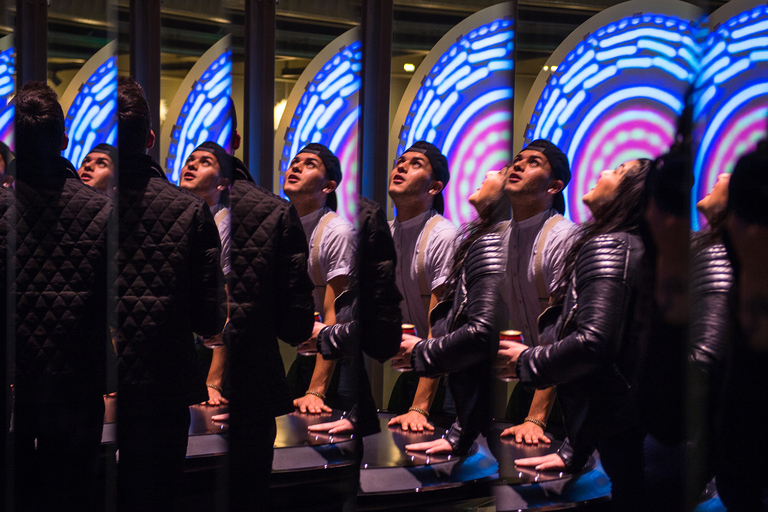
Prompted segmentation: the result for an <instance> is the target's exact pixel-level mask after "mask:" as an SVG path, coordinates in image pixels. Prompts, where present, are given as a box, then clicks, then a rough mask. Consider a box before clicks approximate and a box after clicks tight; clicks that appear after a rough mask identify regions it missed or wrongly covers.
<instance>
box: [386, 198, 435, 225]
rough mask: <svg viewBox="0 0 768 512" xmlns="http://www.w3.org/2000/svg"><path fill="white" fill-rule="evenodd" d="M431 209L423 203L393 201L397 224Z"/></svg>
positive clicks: (429, 205)
mask: <svg viewBox="0 0 768 512" xmlns="http://www.w3.org/2000/svg"><path fill="white" fill-rule="evenodd" d="M431 207H432V205H431V204H426V203H425V202H424V201H402V200H401V201H395V209H396V210H397V215H396V216H395V218H396V219H397V220H398V221H399V222H405V221H407V220H411V219H412V218H414V217H417V216H419V215H421V214H422V213H424V212H426V211H428V210H429V209H430V208H431Z"/></svg>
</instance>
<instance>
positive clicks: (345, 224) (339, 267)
mask: <svg viewBox="0 0 768 512" xmlns="http://www.w3.org/2000/svg"><path fill="white" fill-rule="evenodd" d="M331 211H332V210H331V209H330V208H328V207H327V206H326V207H323V208H320V209H319V210H315V211H314V212H312V213H308V214H307V215H305V216H303V217H301V225H302V227H303V228H304V234H305V235H306V236H307V245H309V255H310V257H309V260H308V269H307V270H308V271H309V276H310V278H312V281H313V282H314V280H315V268H314V261H313V260H312V248H313V246H314V241H315V235H316V231H317V226H318V224H320V220H321V219H322V218H323V217H325V216H326V215H328V214H329V213H331ZM356 247H357V238H356V235H355V228H354V227H352V224H351V223H350V222H349V221H348V220H346V219H345V218H344V217H342V216H340V215H339V216H336V217H335V218H334V219H332V220H331V221H330V222H329V223H328V224H327V225H326V226H325V229H324V230H323V236H322V240H320V253H319V255H318V260H319V263H320V275H322V276H323V279H324V281H323V282H322V283H315V293H314V294H313V295H314V297H315V311H319V312H321V313H322V311H323V297H324V295H325V285H326V284H327V283H328V281H330V280H331V279H333V278H334V277H338V276H348V275H349V274H350V273H351V272H352V262H353V258H354V255H355V248H356Z"/></svg>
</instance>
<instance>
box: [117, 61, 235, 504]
mask: <svg viewBox="0 0 768 512" xmlns="http://www.w3.org/2000/svg"><path fill="white" fill-rule="evenodd" d="M117 122H118V148H119V151H120V153H119V169H120V173H119V174H120V175H119V177H118V182H119V186H118V201H119V221H118V222H119V223H118V233H119V236H118V247H117V255H116V258H115V259H116V264H117V286H116V288H117V289H116V292H117V301H118V303H117V336H116V347H117V357H118V388H117V424H118V429H117V446H118V449H119V450H120V462H119V464H118V475H117V480H118V481H117V487H118V489H117V493H118V496H117V498H118V510H174V509H175V502H176V499H177V498H178V496H179V494H180V492H181V483H182V477H183V474H184V462H185V460H186V452H187V432H188V430H189V422H190V415H189V406H190V405H192V404H195V403H199V402H202V401H204V400H205V399H206V398H207V393H206V391H205V382H204V381H203V379H202V378H201V376H200V375H199V372H198V364H197V354H196V353H195V345H194V339H193V335H192V333H193V332H195V333H198V334H200V335H203V336H214V335H216V334H218V333H219V332H221V330H222V328H223V327H224V321H225V318H226V303H225V296H224V276H223V275H222V272H221V267H220V266H219V263H220V243H219V235H218V232H217V229H216V224H215V223H214V220H213V216H212V215H211V211H210V209H209V208H208V207H207V206H206V205H205V202H204V201H203V200H202V199H200V198H199V197H196V196H195V195H193V194H191V193H189V192H187V191H185V190H180V189H179V188H177V187H175V186H174V185H172V184H171V183H170V182H169V181H168V179H167V178H166V176H165V173H164V172H163V171H162V169H161V168H160V166H159V165H158V164H157V162H155V161H154V160H153V159H152V158H151V157H150V156H149V155H147V154H146V151H147V149H148V148H150V147H152V145H153V144H154V139H155V136H154V132H153V131H152V129H151V127H150V112H149V106H148V104H147V101H146V99H145V98H144V91H143V90H142V88H141V86H140V85H139V84H138V83H137V82H136V81H135V80H134V79H133V78H131V77H123V76H121V77H119V78H118V82H117Z"/></svg>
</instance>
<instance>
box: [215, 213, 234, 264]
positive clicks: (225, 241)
mask: <svg viewBox="0 0 768 512" xmlns="http://www.w3.org/2000/svg"><path fill="white" fill-rule="evenodd" d="M219 212H222V213H221V217H220V218H217V215H218V214H219ZM211 213H212V214H213V218H214V220H217V221H218V222H217V223H216V227H217V228H218V229H219V239H220V240H221V260H220V261H221V271H222V272H223V273H224V275H225V276H226V275H227V274H229V271H230V270H231V264H230V258H229V253H230V245H231V242H230V239H231V238H232V223H231V219H230V216H229V208H224V207H223V206H222V205H221V204H215V205H214V206H213V208H211Z"/></svg>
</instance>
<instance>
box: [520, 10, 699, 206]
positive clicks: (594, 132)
mask: <svg viewBox="0 0 768 512" xmlns="http://www.w3.org/2000/svg"><path fill="white" fill-rule="evenodd" d="M696 38H697V28H696V26H695V24H694V23H693V22H692V21H689V20H684V19H681V18H679V17H677V16H667V15H660V14H640V15H633V16H629V17H625V18H622V19H620V20H618V21H615V22H612V23H609V24H607V25H605V26H603V27H601V28H599V29H598V30H596V31H594V32H593V33H592V34H590V35H589V36H588V37H587V38H586V39H584V40H583V41H581V42H580V43H579V44H578V45H577V46H576V47H575V48H574V49H573V50H572V51H571V52H570V53H568V55H567V56H566V57H565V58H564V59H563V62H562V63H561V64H559V65H558V67H557V70H556V71H555V72H554V73H553V74H552V75H551V77H550V80H549V83H548V84H547V86H546V87H545V88H544V90H543V92H542V95H541V97H540V98H539V100H538V102H537V103H536V107H535V109H534V112H533V115H532V116H531V120H530V123H529V126H528V128H527V130H526V133H525V138H526V142H530V141H532V140H534V139H539V138H544V139H549V140H551V141H552V142H553V143H554V144H556V145H558V147H560V149H562V150H563V151H564V152H565V153H566V155H568V160H569V162H570V164H571V174H572V179H571V183H570V185H569V186H568V188H567V189H566V203H567V209H566V214H567V216H569V217H570V218H571V219H572V220H574V221H583V220H586V218H587V215H588V210H587V208H586V207H585V206H584V205H583V203H582V202H581V197H582V196H583V195H584V194H585V193H586V192H587V191H588V190H589V189H591V188H592V187H593V186H594V184H595V182H596V181H597V178H598V177H599V174H600V171H602V170H604V169H614V168H616V167H617V166H618V165H620V164H621V163H623V162H625V161H627V160H631V159H635V158H655V157H657V156H659V155H660V154H662V153H664V152H665V151H666V150H668V149H669V146H670V145H671V143H672V142H673V140H674V135H675V132H676V125H677V118H678V116H679V115H680V113H681V112H682V110H683V106H684V101H685V100H684V98H685V93H686V90H687V89H688V87H689V86H690V84H692V83H693V81H694V79H695V78H696V74H697V71H698V66H699V55H700V49H699V45H698V43H697V39H696Z"/></svg>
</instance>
